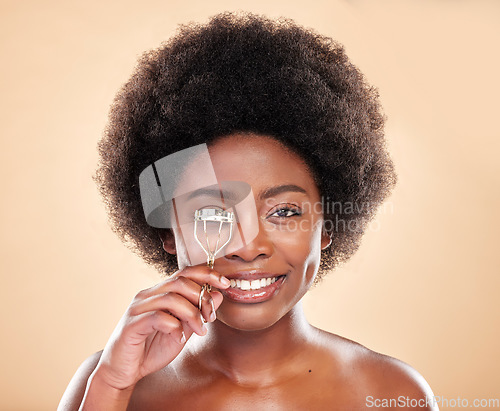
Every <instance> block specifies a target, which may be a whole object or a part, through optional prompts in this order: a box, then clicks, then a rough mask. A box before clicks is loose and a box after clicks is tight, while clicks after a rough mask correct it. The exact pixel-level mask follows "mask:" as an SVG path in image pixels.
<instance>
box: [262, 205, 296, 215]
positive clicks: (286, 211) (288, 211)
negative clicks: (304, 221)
mask: <svg viewBox="0 0 500 411" xmlns="http://www.w3.org/2000/svg"><path fill="white" fill-rule="evenodd" d="M299 215H302V212H301V211H300V209H299V207H297V206H296V205H293V204H280V205H278V206H277V207H275V208H274V209H273V210H271V211H270V212H269V214H268V217H278V218H289V217H293V216H299Z"/></svg>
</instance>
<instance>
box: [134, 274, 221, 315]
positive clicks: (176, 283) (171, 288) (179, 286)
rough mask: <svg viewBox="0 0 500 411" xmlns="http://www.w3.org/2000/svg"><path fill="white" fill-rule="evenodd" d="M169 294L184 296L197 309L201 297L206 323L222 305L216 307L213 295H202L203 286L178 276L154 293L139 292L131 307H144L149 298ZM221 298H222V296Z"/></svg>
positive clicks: (205, 293)
mask: <svg viewBox="0 0 500 411" xmlns="http://www.w3.org/2000/svg"><path fill="white" fill-rule="evenodd" d="M146 291H148V290H146ZM214 292H215V290H214ZM167 293H177V294H179V295H182V296H183V297H184V298H186V299H187V300H188V301H189V302H190V303H191V304H192V305H193V306H194V307H195V308H198V307H199V303H200V297H201V305H202V310H201V312H202V315H203V318H204V319H205V320H206V321H210V318H211V317H212V312H215V309H217V308H218V306H219V305H220V303H219V301H218V305H215V303H214V301H213V300H212V297H211V293H209V292H207V291H205V292H203V293H202V285H200V284H198V283H197V282H195V281H193V280H192V279H190V278H187V277H184V276H178V277H175V278H172V279H171V280H170V281H169V282H167V283H163V284H161V286H159V287H157V288H156V289H155V292H154V293H151V292H147V293H146V292H144V291H141V292H139V293H138V294H137V296H136V298H135V299H134V301H133V302H132V304H131V306H130V307H131V308H132V309H133V308H134V306H137V305H142V301H144V300H146V299H148V298H152V297H153V296H155V295H163V294H167ZM218 294H220V293H218ZM220 296H222V294H221V295H220ZM217 298H218V299H219V298H220V297H219V296H217ZM142 312H144V310H141V311H139V312H137V313H136V314H140V313H142Z"/></svg>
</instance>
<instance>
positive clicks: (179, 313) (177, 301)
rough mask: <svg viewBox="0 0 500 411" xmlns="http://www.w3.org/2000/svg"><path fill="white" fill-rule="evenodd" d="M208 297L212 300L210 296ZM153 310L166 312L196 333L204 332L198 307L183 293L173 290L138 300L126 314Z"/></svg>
mask: <svg viewBox="0 0 500 411" xmlns="http://www.w3.org/2000/svg"><path fill="white" fill-rule="evenodd" d="M200 288H201V287H200ZM205 294H208V293H205ZM204 298H205V297H204ZM209 298H210V300H212V297H209ZM207 304H209V305H211V304H212V303H211V302H208V303H207V302H205V305H207ZM154 311H165V312H168V313H170V314H171V315H173V316H174V317H176V318H177V319H179V320H180V321H181V322H183V323H186V324H187V325H189V326H190V327H191V328H192V329H193V330H194V331H195V332H196V333H197V334H199V335H205V334H206V328H205V327H204V326H203V322H202V319H201V316H200V311H199V310H198V307H195V306H194V305H193V304H192V303H191V302H190V301H188V300H187V299H186V298H185V297H184V296H183V295H180V294H177V293H175V292H168V293H165V294H157V295H154V296H152V297H149V298H147V299H145V300H139V301H138V302H136V303H134V304H132V305H131V306H130V307H129V309H128V314H129V316H130V317H137V316H140V315H142V314H144V313H147V312H154ZM205 312H206V311H205ZM209 316H210V312H209V313H208V314H207V317H206V318H210V317H209Z"/></svg>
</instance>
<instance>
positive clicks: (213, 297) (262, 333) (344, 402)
mask: <svg viewBox="0 0 500 411" xmlns="http://www.w3.org/2000/svg"><path fill="white" fill-rule="evenodd" d="M383 124H384V117H383V115H382V113H381V108H380V105H379V102H378V95H377V92H376V90H375V89H374V88H372V87H370V86H369V85H367V84H366V82H365V81H364V78H363V76H362V74H361V73H360V72H359V71H358V70H357V68H356V67H354V66H353V65H352V64H351V63H350V62H349V60H348V58H347V56H346V55H345V53H344V50H343V48H342V46H340V45H339V44H337V43H336V42H334V41H333V40H331V39H329V38H326V37H323V36H320V35H318V34H316V33H314V32H312V31H310V30H306V29H304V28H302V27H299V26H297V25H296V24H295V23H293V22H292V21H289V20H280V21H272V20H269V19H266V18H264V17H259V16H255V15H251V14H244V15H243V14H242V15H235V14H231V13H224V14H221V15H218V16H215V17H214V18H212V19H211V20H210V22H209V23H208V24H207V25H194V24H192V25H188V26H183V27H182V28H181V30H180V32H179V33H178V35H177V36H175V37H174V38H173V39H171V40H170V41H169V42H167V43H165V44H163V45H162V46H161V47H160V48H158V49H156V50H152V51H149V52H147V53H145V54H144V55H143V56H142V58H141V59H140V61H139V64H138V66H137V68H136V70H135V72H134V74H133V76H132V77H131V79H130V80H129V81H128V82H127V83H126V84H125V85H124V87H123V88H122V90H121V91H120V92H119V93H118V95H117V97H116V99H115V101H114V103H113V106H112V109H111V113H110V120H109V124H108V127H107V129H106V132H105V136H104V137H103V139H102V141H101V142H100V143H99V152H100V156H101V164H100V168H99V169H98V170H97V173H96V176H95V180H96V182H97V183H98V185H99V189H100V191H101V194H102V195H103V197H104V199H105V202H106V204H107V206H108V210H109V215H110V218H111V221H112V223H113V229H114V231H115V232H116V233H117V234H118V235H119V236H120V237H121V238H122V239H123V240H124V241H127V243H128V244H132V247H133V250H134V251H135V252H137V253H138V254H139V255H140V256H141V257H142V258H143V259H144V260H145V261H146V262H147V263H149V264H152V265H153V266H155V267H156V268H157V269H159V270H160V271H161V272H166V273H167V274H169V276H168V277H167V278H166V279H165V280H164V281H162V282H160V283H159V284H157V285H156V286H154V287H152V288H150V289H147V290H143V291H140V292H139V293H138V294H137V295H136V297H135V298H134V300H133V301H132V303H131V304H130V306H129V307H128V309H127V311H126V312H125V314H124V316H123V317H122V319H121V321H120V322H119V324H118V325H117V327H116V329H115V331H114V332H113V334H112V336H111V338H110V340H109V341H108V343H107V345H106V347H105V348H104V350H103V351H102V352H98V353H96V354H95V355H93V356H91V357H89V358H88V359H87V360H86V361H85V362H84V363H83V364H82V366H81V367H80V368H79V369H78V371H77V372H76V374H75V376H74V377H73V379H72V381H71V382H70V384H69V386H68V388H67V390H66V392H65V394H64V396H63V398H62V400H61V404H60V408H59V409H61V410H74V409H78V408H79V407H80V408H81V409H88V410H97V409H104V410H112V409H123V410H125V409H129V410H136V409H137V410H154V409H198V408H201V407H203V408H205V409H217V410H218V409H250V408H252V409H255V408H257V409H268V408H273V407H274V408H278V409H325V408H326V409H361V408H366V407H375V406H384V404H388V405H391V406H393V407H405V406H408V407H419V408H426V409H432V405H431V404H430V403H429V401H430V399H431V397H432V391H431V390H430V388H429V386H428V385H427V383H426V382H425V381H424V379H423V378H422V377H421V376H420V375H419V374H418V373H417V372H416V371H415V370H413V369H412V368H411V367H410V366H408V365H406V364H405V363H403V362H401V361H398V360H396V359H394V358H391V357H388V356H385V355H382V354H378V353H375V352H373V351H371V350H369V349H367V348H365V347H363V346H361V345H359V344H357V343H355V342H353V341H350V340H347V339H344V338H342V337H339V336H337V335H334V334H331V333H328V332H326V331H323V330H319V329H317V328H315V327H313V326H311V325H310V324H308V322H307V320H306V319H305V316H304V313H303V311H302V307H301V304H300V300H301V298H302V297H303V296H304V294H305V293H306V292H307V290H308V289H309V288H310V287H311V285H312V284H313V283H315V282H316V283H317V282H318V281H319V280H320V279H321V278H322V277H323V276H324V275H325V274H326V273H327V272H328V271H330V270H332V269H333V268H335V267H337V266H338V264H339V263H342V262H345V261H347V260H348V259H349V258H350V257H351V256H352V254H353V253H354V252H355V251H356V249H357V248H358V246H359V242H360V240H361V237H362V234H363V232H364V229H365V227H366V224H367V223H368V222H369V220H370V219H371V218H372V217H373V215H374V213H375V211H376V209H377V207H378V206H379V205H380V204H381V202H382V201H383V200H384V199H385V198H386V197H387V195H388V194H389V193H390V191H391V189H392V188H393V186H394V184H395V181H396V175H395V172H394V167H393V164H392V162H391V159H390V157H389V155H388V153H387V151H386V148H385V142H384V136H383ZM203 144H206V145H207V147H208V157H209V158H210V165H209V166H207V167H208V169H209V170H208V171H207V170H206V169H205V168H204V167H199V164H200V161H198V160H199V157H194V158H191V159H189V160H186V161H181V162H177V163H174V164H177V168H176V167H173V168H172V169H171V171H172V170H174V171H173V172H171V173H170V172H165V173H160V174H161V175H158V172H157V171H155V172H156V173H157V175H155V178H156V179H157V182H158V186H160V185H161V184H163V182H164V181H165V179H167V180H168V178H169V176H171V179H173V180H175V183H173V185H175V186H176V187H179V186H182V187H186V185H187V186H191V185H193V184H194V185H196V184H197V183H200V181H199V179H202V180H203V179H204V178H206V176H207V175H208V174H209V175H212V176H214V178H215V180H216V183H217V184H218V185H219V187H221V183H222V182H228V181H229V182H242V183H243V184H245V185H246V186H248V187H249V192H250V193H251V195H250V198H251V199H252V201H251V203H252V204H251V206H249V207H248V209H247V210H248V213H246V212H245V213H238V216H239V220H238V221H236V224H235V229H234V232H235V233H238V232H239V234H240V238H244V237H245V235H246V234H248V233H249V232H252V229H253V234H252V235H251V236H247V238H246V240H247V241H244V242H242V243H241V244H239V246H238V247H232V248H231V242H230V241H229V245H228V246H227V247H226V248H225V249H224V250H223V251H221V252H220V253H219V254H218V255H217V256H216V259H215V261H214V265H213V268H210V267H208V266H207V264H206V263H205V261H204V260H202V259H200V258H198V256H199V255H200V253H201V252H202V251H201V248H200V244H197V242H196V241H195V238H194V234H193V235H189V234H187V233H188V232H189V230H185V229H183V223H182V222H181V223H179V219H180V217H179V216H182V215H186V216H188V218H187V220H186V222H185V224H186V225H187V226H189V224H193V220H190V219H191V218H192V216H193V211H194V208H193V209H191V208H190V207H189V204H190V203H189V201H181V200H182V198H183V196H182V195H177V194H175V193H173V194H172V199H173V200H174V201H172V203H171V204H172V205H173V207H170V208H169V210H170V211H172V210H174V212H171V213H170V217H169V219H167V220H168V221H174V220H175V221H177V223H178V224H172V225H171V226H168V224H166V225H161V224H151V221H149V220H148V211H147V206H146V204H147V202H148V201H149V200H147V198H149V197H148V195H147V194H145V191H143V190H144V184H143V182H144V180H141V177H140V175H141V173H143V172H145V170H148V167H150V166H151V165H152V164H153V163H154V164H157V165H158V164H159V161H158V160H159V159H165V158H167V159H171V158H172V157H170V156H172V155H173V154H177V153H181V152H182V153H184V152H186V151H185V150H189V149H191V148H193V147H199V146H200V145H203ZM170 164H172V162H170ZM179 167H181V168H180V169H179ZM151 170H152V169H151ZM155 170H156V169H155ZM151 175H152V174H151ZM162 179H163V180H162ZM160 180H162V181H161V184H160ZM208 180H210V179H208ZM208 180H207V182H203V183H202V184H201V186H203V185H207V184H208ZM141 181H142V183H141ZM198 185H200V184H198ZM184 191H187V192H191V193H192V192H193V191H192V190H191V191H190V190H184ZM219 194H220V195H217V193H215V194H214V193H212V194H210V193H208V194H207V192H206V190H205V192H204V195H208V197H206V198H205V200H204V201H205V203H203V204H202V203H200V204H202V207H199V208H203V207H206V206H208V207H210V206H214V207H218V208H222V209H224V208H227V207H226V206H225V205H224V194H223V193H222V188H221V191H220V193H219ZM141 196H142V199H141ZM189 196H191V194H189ZM210 196H214V198H210ZM164 200H165V199H164ZM184 200H186V196H184ZM226 200H227V198H226ZM214 204H215V205H214ZM318 204H319V205H321V206H320V207H318V206H317V205H318ZM198 205H199V204H198ZM197 207H198V206H197ZM167 211H168V210H167V209H165V212H167ZM252 214H255V218H253V219H252V218H249V219H248V220H247V222H246V223H245V224H246V226H247V228H245V227H243V226H244V223H243V220H244V217H246V216H247V215H252ZM242 215H244V217H243V218H242ZM145 217H146V218H145ZM236 226H237V228H238V229H239V231H238V230H237V229H236ZM242 227H243V228H245V229H243V228H242ZM245 230H246V231H245ZM257 280H259V281H257ZM206 284H208V285H209V286H210V287H211V291H210V287H209V288H206V286H205V285H206ZM426 400H427V401H426ZM384 401H385V402H384ZM388 405H385V406H388Z"/></svg>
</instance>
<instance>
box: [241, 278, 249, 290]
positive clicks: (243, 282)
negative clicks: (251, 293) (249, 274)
mask: <svg viewBox="0 0 500 411" xmlns="http://www.w3.org/2000/svg"><path fill="white" fill-rule="evenodd" d="M240 288H241V289H242V290H250V288H251V287H250V281H247V280H241V285H240Z"/></svg>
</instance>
